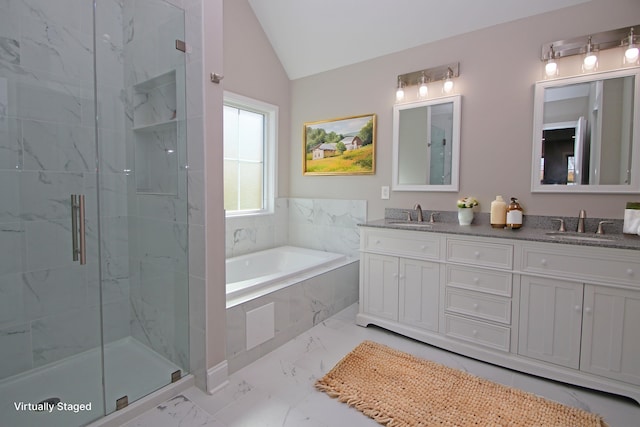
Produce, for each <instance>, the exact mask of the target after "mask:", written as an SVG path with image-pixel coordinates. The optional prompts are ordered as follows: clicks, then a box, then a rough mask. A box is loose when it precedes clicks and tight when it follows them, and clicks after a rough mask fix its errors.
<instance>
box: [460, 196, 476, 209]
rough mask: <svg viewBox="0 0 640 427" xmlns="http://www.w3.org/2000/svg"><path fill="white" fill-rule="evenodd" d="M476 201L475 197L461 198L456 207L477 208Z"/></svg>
mask: <svg viewBox="0 0 640 427" xmlns="http://www.w3.org/2000/svg"><path fill="white" fill-rule="evenodd" d="M478 205H479V203H478V200H477V199H476V198H475V197H469V196H467V197H463V198H462V199H460V200H458V203H457V206H458V207H459V208H472V207H474V206H478Z"/></svg>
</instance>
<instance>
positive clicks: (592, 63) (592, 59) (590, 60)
mask: <svg viewBox="0 0 640 427" xmlns="http://www.w3.org/2000/svg"><path fill="white" fill-rule="evenodd" d="M596 68H598V56H597V55H596V53H595V52H594V51H593V45H592V44H591V36H589V41H588V42H587V52H586V53H585V56H584V60H583V61H582V71H595V69H596Z"/></svg>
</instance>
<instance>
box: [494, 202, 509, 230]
mask: <svg viewBox="0 0 640 427" xmlns="http://www.w3.org/2000/svg"><path fill="white" fill-rule="evenodd" d="M506 224H507V203H506V202H505V201H504V199H503V198H502V196H496V199H495V200H494V201H493V202H491V226H492V227H493V228H504V227H505V225H506Z"/></svg>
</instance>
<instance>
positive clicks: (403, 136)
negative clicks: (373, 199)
mask: <svg viewBox="0 0 640 427" xmlns="http://www.w3.org/2000/svg"><path fill="white" fill-rule="evenodd" d="M459 159H460V95H455V96H447V97H443V98H437V99H431V100H428V101H420V102H412V103H408V104H402V105H395V106H394V107H393V180H392V190H394V191H458V176H459V171H458V169H459Z"/></svg>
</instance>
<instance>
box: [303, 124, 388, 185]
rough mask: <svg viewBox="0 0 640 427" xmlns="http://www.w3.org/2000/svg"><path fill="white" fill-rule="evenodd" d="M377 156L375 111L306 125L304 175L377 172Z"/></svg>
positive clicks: (304, 135)
mask: <svg viewBox="0 0 640 427" xmlns="http://www.w3.org/2000/svg"><path fill="white" fill-rule="evenodd" d="M375 159H376V115H375V114H363V115H359V116H349V117H340V118H337V119H330V120H321V121H317V122H309V123H305V124H304V126H303V129H302V174H303V175H373V174H375V171H376V161H375Z"/></svg>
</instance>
